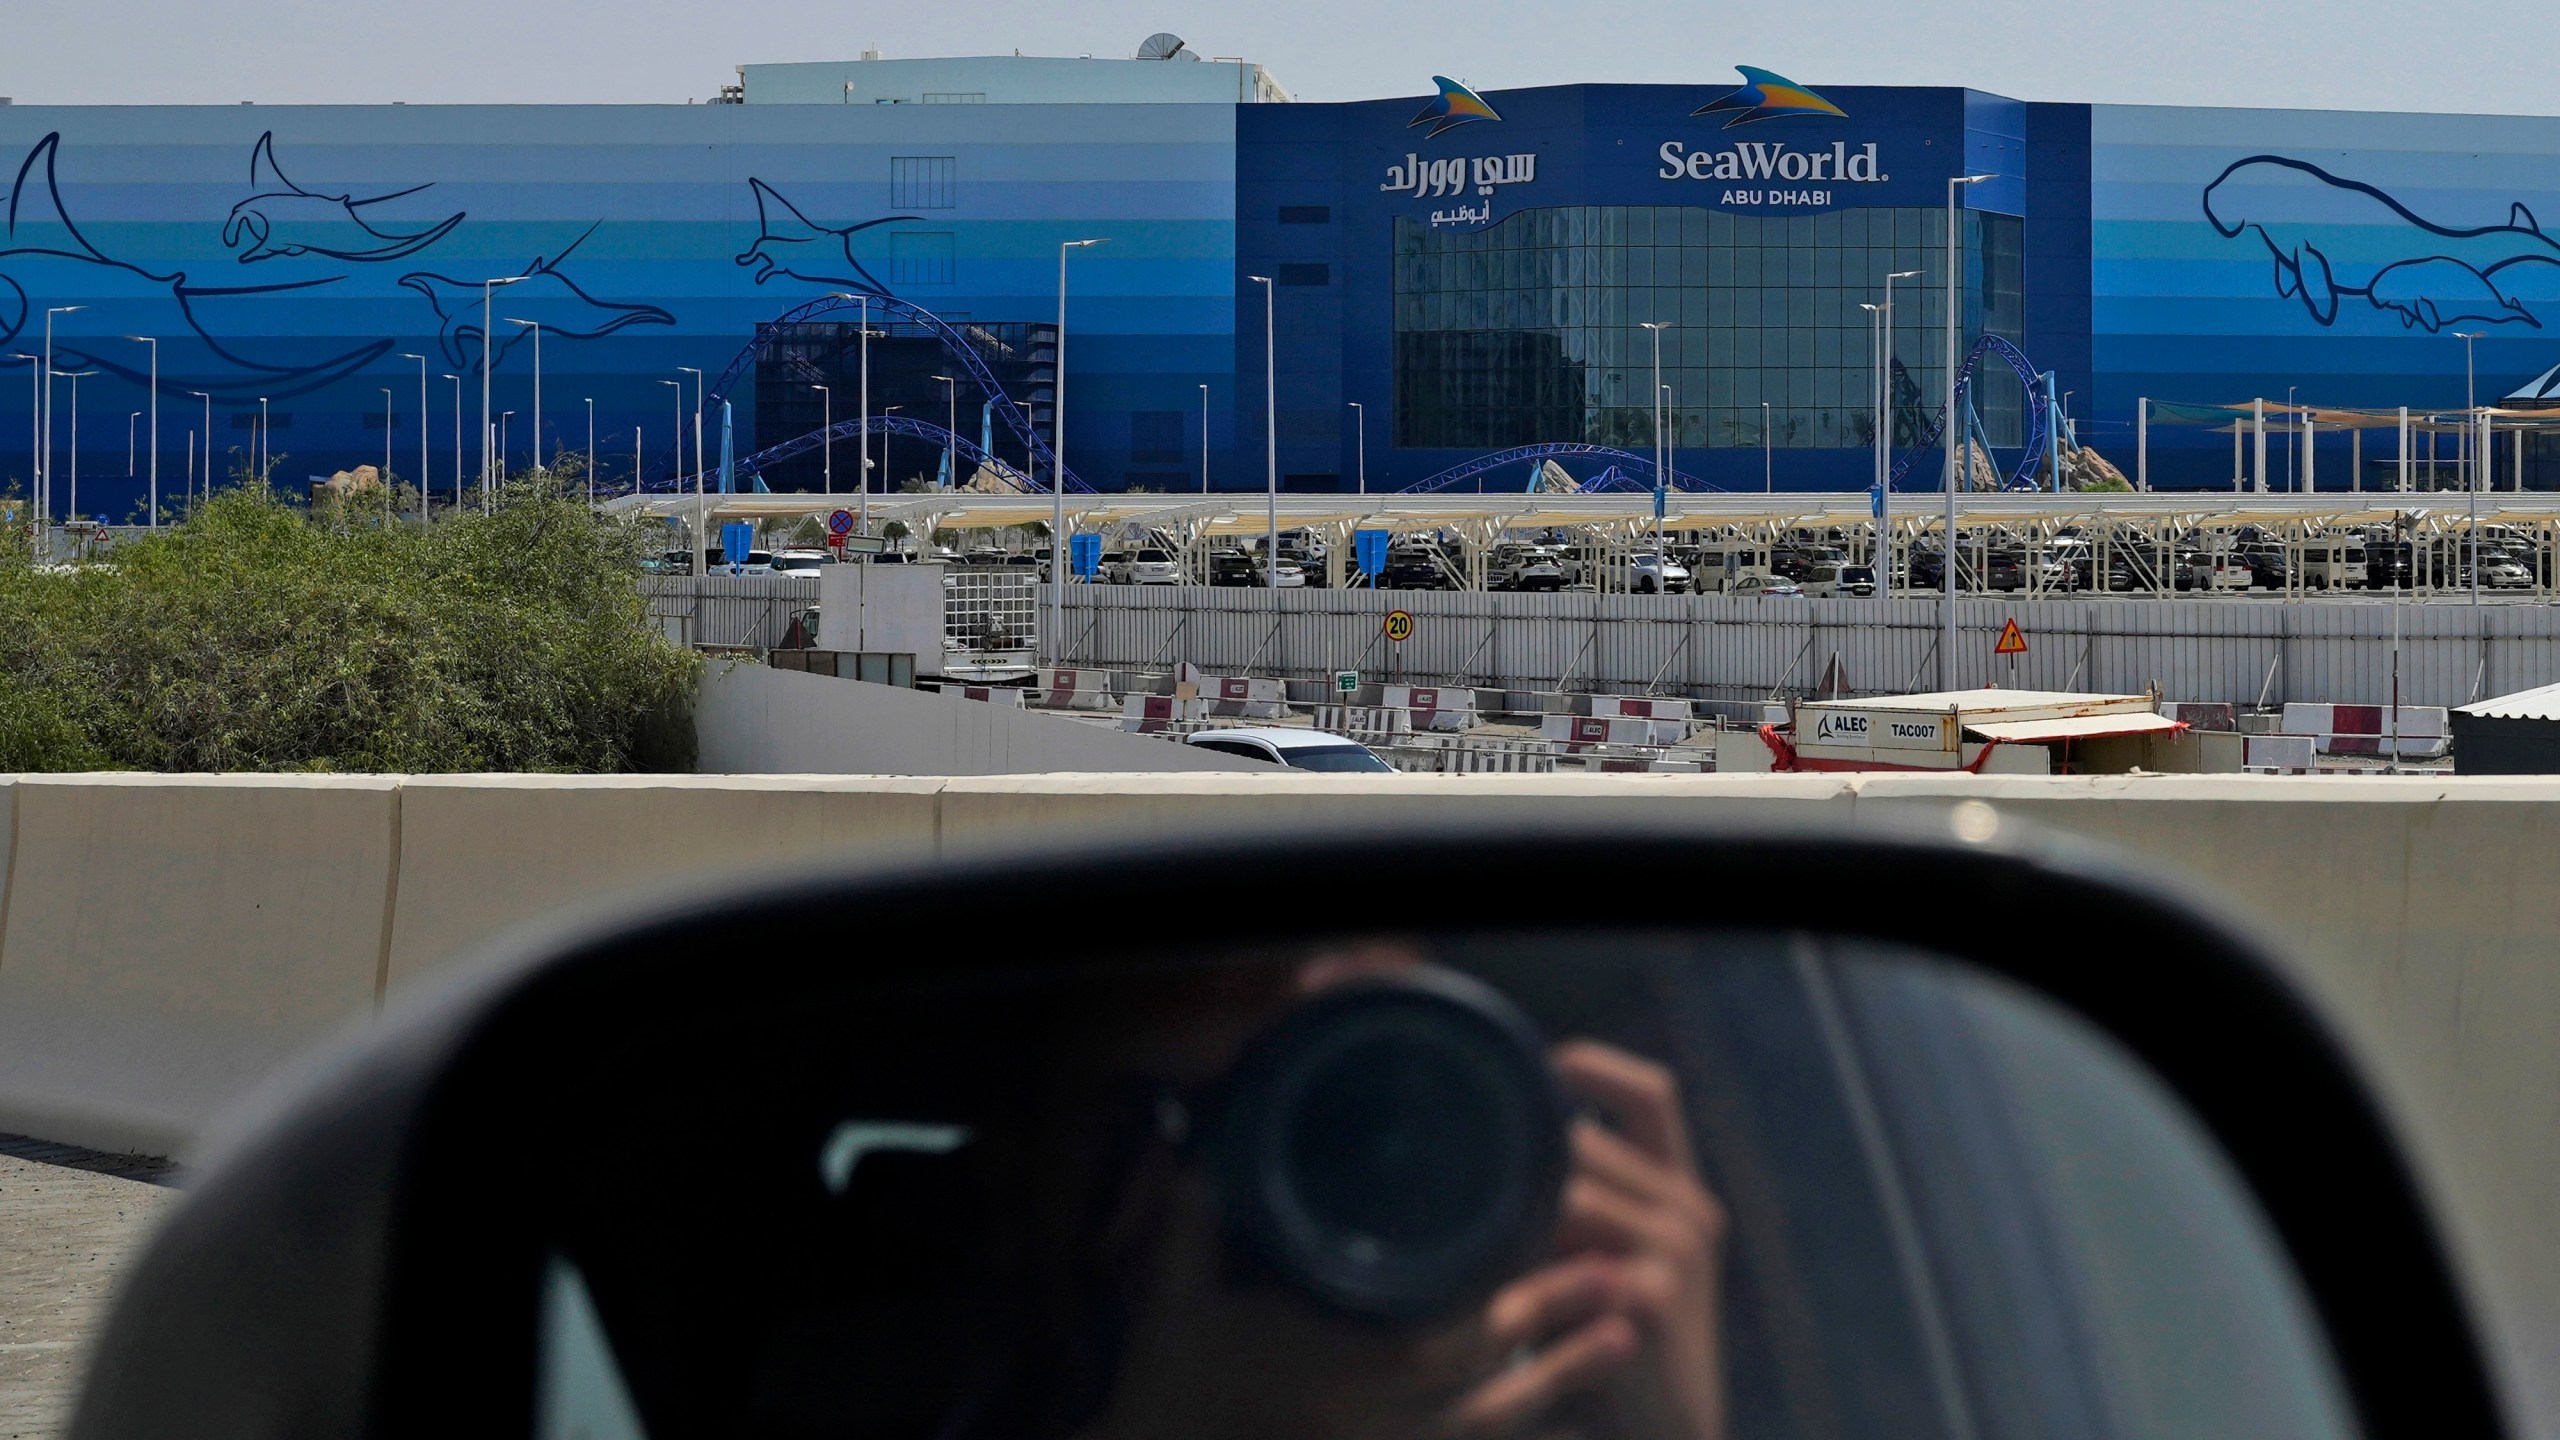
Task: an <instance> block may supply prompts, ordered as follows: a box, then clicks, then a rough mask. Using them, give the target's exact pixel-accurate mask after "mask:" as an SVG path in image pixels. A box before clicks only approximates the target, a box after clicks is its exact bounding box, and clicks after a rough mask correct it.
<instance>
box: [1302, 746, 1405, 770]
mask: <svg viewBox="0 0 2560 1440" xmlns="http://www.w3.org/2000/svg"><path fill="white" fill-rule="evenodd" d="M1281 760H1282V762H1283V763H1285V764H1286V765H1288V766H1289V768H1290V769H1292V770H1321V771H1325V772H1327V773H1331V774H1350V773H1375V772H1377V771H1380V770H1386V771H1393V770H1394V769H1395V767H1394V766H1392V765H1390V764H1388V763H1387V762H1386V761H1384V760H1381V759H1379V758H1378V757H1377V756H1376V755H1375V754H1373V753H1371V752H1370V751H1369V749H1368V748H1367V747H1366V746H1361V745H1292V746H1290V747H1289V748H1288V749H1287V750H1286V751H1283V752H1282V754H1281Z"/></svg>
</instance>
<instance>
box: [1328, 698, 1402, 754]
mask: <svg viewBox="0 0 2560 1440" xmlns="http://www.w3.org/2000/svg"><path fill="white" fill-rule="evenodd" d="M1315 721H1316V728H1317V729H1319V730H1327V731H1331V732H1332V733H1333V734H1336V735H1348V736H1350V737H1351V738H1352V739H1354V740H1357V741H1359V742H1360V743H1361V744H1363V745H1392V744H1395V743H1397V742H1399V741H1401V740H1403V739H1405V738H1406V737H1408V736H1410V735H1411V734H1412V733H1413V722H1412V719H1411V714H1410V712H1408V711H1404V710H1397V709H1393V708H1391V707H1389V706H1385V705H1318V706H1316V707H1315Z"/></svg>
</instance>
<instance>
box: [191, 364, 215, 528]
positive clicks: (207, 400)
mask: <svg viewBox="0 0 2560 1440" xmlns="http://www.w3.org/2000/svg"><path fill="white" fill-rule="evenodd" d="M187 393H188V394H190V395H193V396H194V397H196V398H197V399H199V400H201V401H203V402H204V498H205V499H207V500H211V499H212V498H213V397H212V396H211V395H209V394H207V393H205V392H204V391H202V390H190V391H188V392H187ZM190 468H192V467H190ZM187 498H188V500H189V502H190V503H193V501H194V499H195V486H194V483H193V480H192V478H191V479H190V481H189V483H188V487H187Z"/></svg>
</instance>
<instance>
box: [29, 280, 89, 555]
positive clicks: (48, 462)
mask: <svg viewBox="0 0 2560 1440" xmlns="http://www.w3.org/2000/svg"><path fill="white" fill-rule="evenodd" d="M88 308H89V307H88V306H86V305H56V306H54V307H52V308H51V309H48V310H46V311H45V312H44V373H45V382H44V426H43V429H44V441H43V445H42V447H41V448H42V449H43V452H44V465H43V467H42V469H43V472H44V473H43V474H42V475H41V476H39V477H38V483H37V488H36V524H37V525H38V526H42V525H43V524H44V523H45V522H46V521H47V520H49V519H51V518H52V516H53V373H54V370H53V317H54V316H56V315H68V314H71V313H72V312H73V311H76V310H86V309H88ZM73 518H75V519H76V518H78V517H77V516H75V517H73Z"/></svg>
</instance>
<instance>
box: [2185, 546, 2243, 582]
mask: <svg viewBox="0 0 2560 1440" xmlns="http://www.w3.org/2000/svg"><path fill="white" fill-rule="evenodd" d="M2187 578H2188V583H2187V585H2186V586H2184V587H2181V588H2186V589H2195V590H2246V589H2248V588H2249V587H2250V586H2251V585H2254V584H2256V583H2257V571H2256V569H2255V568H2254V567H2253V566H2251V565H2250V563H2249V557H2247V556H2245V555H2239V554H2234V553H2231V552H2227V551H2226V552H2222V553H2217V554H2207V553H2205V552H2203V551H2201V550H2197V551H2190V552H2188V559H2187Z"/></svg>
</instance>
